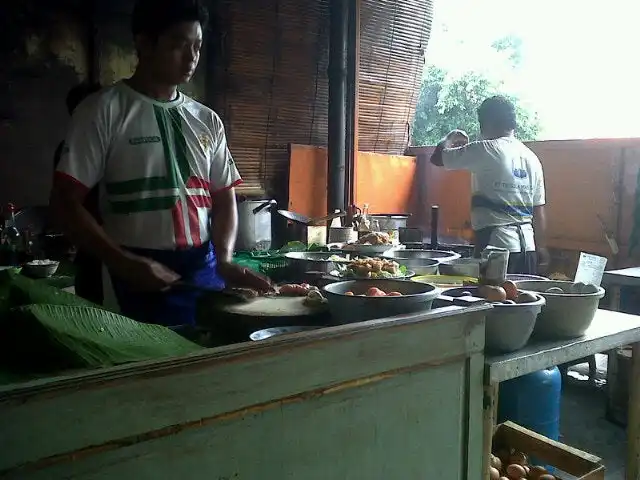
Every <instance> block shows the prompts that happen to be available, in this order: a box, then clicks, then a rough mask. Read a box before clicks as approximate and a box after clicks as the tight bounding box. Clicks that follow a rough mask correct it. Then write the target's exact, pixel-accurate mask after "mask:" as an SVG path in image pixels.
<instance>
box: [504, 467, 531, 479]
mask: <svg viewBox="0 0 640 480" xmlns="http://www.w3.org/2000/svg"><path fill="white" fill-rule="evenodd" d="M525 475H526V472H525V471H524V468H523V467H522V465H518V464H517V463H514V464H511V465H509V466H508V467H507V477H509V478H511V479H512V480H521V479H522V478H525Z"/></svg>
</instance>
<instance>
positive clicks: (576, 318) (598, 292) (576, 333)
mask: <svg viewBox="0 0 640 480" xmlns="http://www.w3.org/2000/svg"><path fill="white" fill-rule="evenodd" d="M516 284H517V285H518V288H519V289H520V290H528V291H531V292H534V293H537V294H539V295H542V296H543V297H544V298H545V300H546V301H547V304H546V305H545V307H544V308H543V309H542V312H540V315H539V316H538V322H537V324H536V328H535V330H534V335H536V336H541V337H544V338H548V339H552V340H553V339H563V338H575V337H581V336H582V335H584V333H585V332H586V331H587V329H588V328H589V326H591V322H593V318H594V317H595V315H596V312H597V311H598V306H599V305H600V299H601V298H602V297H604V294H605V291H604V288H602V287H594V288H595V292H594V293H548V292H547V290H549V289H550V288H560V289H562V290H563V291H564V292H571V289H572V285H574V284H573V282H558V281H553V280H535V281H526V282H516Z"/></svg>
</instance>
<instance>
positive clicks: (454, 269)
mask: <svg viewBox="0 0 640 480" xmlns="http://www.w3.org/2000/svg"><path fill="white" fill-rule="evenodd" d="M481 263H482V260H480V259H479V258H457V259H455V260H447V261H446V262H441V263H440V275H451V276H454V277H471V278H478V277H479V276H480V264H481Z"/></svg>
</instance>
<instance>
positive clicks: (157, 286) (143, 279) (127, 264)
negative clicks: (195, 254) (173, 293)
mask: <svg viewBox="0 0 640 480" xmlns="http://www.w3.org/2000/svg"><path fill="white" fill-rule="evenodd" d="M114 273H115V274H116V275H118V276H119V277H121V278H122V279H123V280H124V281H125V282H127V283H128V284H129V286H130V288H131V289H132V290H136V291H143V292H159V291H163V290H166V289H168V288H170V287H171V285H173V284H174V283H175V282H177V281H178V280H180V275H178V274H177V273H176V272H174V271H173V270H171V269H170V268H167V267H166V266H164V265H162V264H161V263H158V262H156V261H154V260H151V259H149V258H145V257H141V256H138V255H133V254H127V255H126V256H125V257H123V259H122V260H121V261H120V262H118V264H117V265H116V266H114Z"/></svg>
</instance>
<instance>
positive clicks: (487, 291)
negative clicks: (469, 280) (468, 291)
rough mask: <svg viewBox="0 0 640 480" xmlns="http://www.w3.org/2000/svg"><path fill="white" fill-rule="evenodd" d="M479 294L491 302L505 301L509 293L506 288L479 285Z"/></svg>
mask: <svg viewBox="0 0 640 480" xmlns="http://www.w3.org/2000/svg"><path fill="white" fill-rule="evenodd" d="M478 295H480V296H481V297H482V298H484V299H486V300H488V301H489V302H504V301H505V300H506V299H507V293H506V292H505V291H504V288H502V287H494V286H491V285H481V286H479V287H478Z"/></svg>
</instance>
